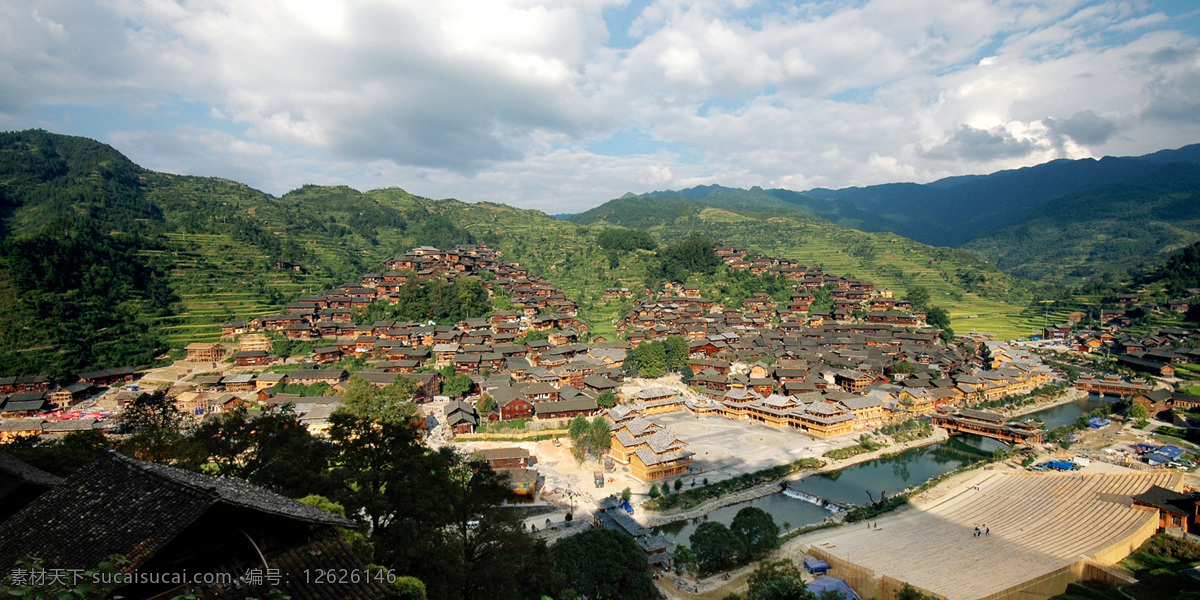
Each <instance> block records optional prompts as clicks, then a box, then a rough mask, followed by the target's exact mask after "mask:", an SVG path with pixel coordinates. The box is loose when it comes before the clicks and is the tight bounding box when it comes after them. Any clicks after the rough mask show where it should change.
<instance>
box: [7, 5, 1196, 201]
mask: <svg viewBox="0 0 1200 600" xmlns="http://www.w3.org/2000/svg"><path fill="white" fill-rule="evenodd" d="M611 9H619V10H618V11H617V12H621V11H626V12H632V13H633V16H632V17H630V20H628V21H626V22H616V21H613V22H610V21H606V17H608V18H610V20H611V17H612V15H613V14H614V11H613V10H611ZM1175 23H1176V22H1174V21H1172V20H1171V19H1169V18H1167V17H1165V16H1164V15H1163V14H1162V13H1161V12H1160V11H1157V10H1155V7H1154V6H1153V5H1147V4H1144V3H1130V2H1125V1H1120V0H1092V1H1088V0H1067V1H1061V2H1060V1H1050V0H962V1H960V2H955V3H952V4H950V5H947V4H946V3H944V2H933V1H925V0H922V1H916V2H903V3H898V2H893V1H887V0H866V1H864V2H859V3H852V4H842V3H823V2H812V3H808V2H805V3H798V4H797V3H790V4H783V5H781V4H779V3H774V2H767V1H765V0H764V1H761V2H759V1H754V0H687V1H685V0H652V1H651V2H649V3H648V4H646V5H645V6H642V7H630V6H629V5H628V3H627V0H578V1H570V0H446V1H444V2H418V1H417V0H394V1H383V0H291V1H289V0H261V1H256V2H243V1H239V0H202V1H198V2H187V3H177V2H173V1H168V0H104V1H103V2H92V1H87V0H17V1H16V2H8V3H0V126H3V127H7V128H18V127H28V126H46V119H45V112H46V111H47V110H48V109H49V108H53V109H54V110H56V111H60V112H63V113H65V114H68V115H71V116H72V120H73V121H74V122H76V123H78V122H79V121H81V120H83V119H87V118H89V115H90V113H89V112H88V110H87V109H89V108H97V107H99V108H103V109H105V110H107V111H109V112H110V113H111V112H114V111H115V112H121V113H122V114H125V115H127V117H126V118H125V119H124V122H122V123H119V124H117V123H114V124H110V125H107V126H104V125H97V124H96V123H91V124H90V126H89V127H87V128H81V131H94V130H96V129H104V128H105V127H107V131H108V134H107V137H106V139H107V140H108V141H112V142H114V143H116V144H117V145H118V146H119V147H120V149H122V150H124V151H126V152H128V153H129V154H130V155H131V156H132V157H133V158H135V160H138V161H139V162H141V163H143V164H146V165H147V166H150V167H152V168H161V169H166V170H171V171H175V172H185V173H201V174H211V175H222V176H225V177H229V178H231V179H238V180H244V181H246V182H247V183H249V184H251V185H255V186H258V187H263V188H265V189H267V190H268V191H271V192H274V193H279V192H282V191H287V190H289V189H292V188H294V187H297V186H298V185H300V184H301V183H305V182H314V183H338V184H341V183H345V184H349V185H354V186H356V187H360V188H367V187H382V186H401V187H405V188H407V189H409V190H410V191H412V192H414V193H417V194H421V195H425V196H434V197H442V196H454V197H458V198H460V199H464V200H493V201H503V202H508V203H512V204H516V205H520V206H528V207H537V208H541V209H543V210H547V212H570V211H573V210H579V209H582V208H586V207H587V206H590V205H595V204H598V203H600V202H602V201H604V200H607V199H609V198H612V197H616V196H619V195H620V194H622V193H624V192H626V191H635V192H638V191H644V190H647V189H664V188H671V187H686V186H690V185H696V184H701V183H720V184H723V185H731V186H752V185H762V186H764V187H775V186H778V187H791V188H793V189H803V188H804V187H805V186H815V185H820V186H826V187H841V186H848V185H867V184H874V183H883V182H887V181H894V180H897V179H907V180H913V181H928V180H932V179H936V178H939V177H944V176H947V175H953V174H961V173H966V172H973V173H978V172H986V171H990V170H998V169H1004V168H1013V167H1018V166H1023V165H1027V164H1033V163H1036V162H1041V161H1045V160H1050V159H1054V158H1063V157H1066V158H1076V157H1083V156H1093V155H1100V154H1113V155H1121V154H1139V153H1144V152H1150V151H1153V150H1157V149H1160V148H1162V147H1168V146H1179V145H1183V144H1187V143H1193V142H1196V141H1197V139H1196V138H1197V134H1198V133H1200V117H1197V115H1200V104H1198V102H1200V101H1197V100H1196V98H1200V50H1198V48H1200V45H1198V43H1197V39H1196V37H1195V36H1194V32H1187V31H1182V30H1179V29H1175V28H1173V27H1176V24H1175ZM610 27H612V28H618V27H619V28H622V29H623V30H624V31H619V32H618V31H616V30H615V29H614V30H613V31H610V30H609V28H610ZM614 35H620V36H621V37H622V38H623V40H625V43H623V44H622V47H614V46H610V45H609V40H610V38H611V37H612V36H614ZM57 123H61V121H60V122H56V124H57ZM622 131H636V132H640V134H641V135H643V136H644V137H645V139H646V141H648V142H653V143H652V144H640V145H638V146H636V149H632V148H633V147H631V149H629V150H626V151H620V150H619V149H618V150H615V151H614V150H612V148H611V146H606V148H609V153H610V155H603V154H599V153H597V152H595V151H593V150H591V149H589V148H591V147H593V144H594V143H597V142H600V141H603V140H606V139H609V137H610V136H613V135H614V134H616V133H617V132H622ZM67 132H68V133H72V132H73V131H70V130H69V126H68V131H67ZM656 145H657V146H662V147H667V148H670V149H671V150H670V151H669V152H668V151H661V152H653V151H651V152H647V151H646V150H645V148H646V147H655V146H656Z"/></svg>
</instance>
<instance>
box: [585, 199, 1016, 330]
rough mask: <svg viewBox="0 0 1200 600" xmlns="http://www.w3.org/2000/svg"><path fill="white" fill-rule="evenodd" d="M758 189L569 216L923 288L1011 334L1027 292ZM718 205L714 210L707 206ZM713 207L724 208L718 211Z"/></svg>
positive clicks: (937, 251) (610, 206)
mask: <svg viewBox="0 0 1200 600" xmlns="http://www.w3.org/2000/svg"><path fill="white" fill-rule="evenodd" d="M766 195H767V194H766V193H765V192H763V191H762V190H757V189H755V190H748V191H747V190H732V191H730V190H728V189H722V190H720V191H719V192H717V193H716V194H714V196H716V200H717V201H716V202H710V198H712V196H706V197H703V198H702V199H698V200H697V199H691V198H687V197H684V196H667V195H663V196H659V197H637V198H631V197H626V198H620V199H617V200H613V201H610V202H608V203H606V204H604V205H603V206H600V207H597V208H595V209H592V210H590V211H587V212H585V213H581V214H579V215H574V216H572V217H571V220H572V221H573V222H578V223H587V224H591V225H617V226H622V227H641V228H643V229H645V230H646V231H649V232H650V233H652V234H654V235H656V236H658V237H659V238H660V239H661V240H662V241H663V242H673V241H679V240H681V239H683V238H685V237H687V236H688V235H689V234H690V233H692V232H697V231H698V232H703V233H704V234H706V235H708V236H710V237H712V238H713V239H715V240H717V241H718V242H719V243H722V244H727V245H732V246H738V247H742V248H748V249H751V250H755V251H758V252H761V253H763V254H766V255H768V256H777V257H781V258H793V259H797V260H800V261H802V262H805V263H806V264H809V265H812V266H820V267H823V268H824V269H825V270H826V271H828V272H830V273H837V274H845V275H852V276H856V277H863V278H867V279H871V280H873V281H875V282H877V283H879V284H881V285H885V286H887V287H890V288H892V289H893V290H896V291H897V292H898V293H901V294H902V293H903V291H904V290H907V289H908V288H910V287H912V286H922V287H925V288H926V289H929V290H930V291H931V292H933V293H934V294H935V295H936V300H937V302H938V304H940V305H943V306H946V307H947V308H948V309H949V310H950V312H951V314H952V315H953V316H955V317H957V318H959V319H962V318H963V317H967V316H972V315H974V316H978V317H980V320H979V321H972V322H970V323H961V324H959V325H956V327H958V328H966V330H969V329H970V327H972V326H973V325H974V324H975V323H978V324H979V326H981V327H991V328H993V329H997V330H1001V331H1006V332H1007V331H1012V330H1014V329H1016V328H1015V327H1013V328H1012V329H1010V325H1011V320H1012V319H1014V318H1016V317H1015V315H1016V313H1017V312H1019V311H1020V309H1018V308H1016V306H1015V305H1021V304H1024V302H1025V301H1026V300H1027V298H1028V297H1029V290H1028V289H1027V287H1026V285H1025V284H1024V283H1022V282H1020V281H1017V280H1014V279H1013V278H1012V277H1011V276H1009V275H1007V274H1005V273H1003V272H1001V271H999V270H997V269H996V268H995V267H994V266H992V265H991V264H989V263H987V262H986V261H984V260H981V259H980V258H979V257H978V256H975V255H974V254H971V253H969V252H966V251H963V250H955V249H950V248H935V247H931V246H927V245H925V244H921V243H918V242H914V241H912V240H909V239H906V238H903V237H900V236H898V235H895V234H891V233H863V232H861V231H856V230H853V229H849V228H846V227H840V226H837V225H835V224H832V223H830V222H828V221H826V220H824V219H819V218H816V217H813V216H811V215H808V214H806V213H804V212H802V211H799V210H796V209H794V208H790V207H783V208H775V207H771V206H769V205H768V203H766V202H763V203H755V202H754V199H755V198H756V197H758V196H766ZM713 205H716V206H713ZM718 206H720V207H723V208H718Z"/></svg>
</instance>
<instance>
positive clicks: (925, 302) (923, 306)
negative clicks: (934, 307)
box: [904, 285, 929, 311]
mask: <svg viewBox="0 0 1200 600" xmlns="http://www.w3.org/2000/svg"><path fill="white" fill-rule="evenodd" d="M904 299H905V300H908V301H909V302H911V303H912V305H913V310H917V311H923V310H927V309H928V308H929V290H928V289H926V288H925V287H924V286H920V285H914V286H912V287H910V288H908V294H907V295H906V296H905V297H904Z"/></svg>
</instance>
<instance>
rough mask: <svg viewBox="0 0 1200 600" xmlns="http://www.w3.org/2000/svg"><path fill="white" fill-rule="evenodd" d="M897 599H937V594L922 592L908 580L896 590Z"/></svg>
mask: <svg viewBox="0 0 1200 600" xmlns="http://www.w3.org/2000/svg"><path fill="white" fill-rule="evenodd" d="M896 600H937V596H934V595H932V594H925V593H922V592H921V591H920V590H918V589H917V588H915V587H913V586H912V585H911V584H909V583H908V582H905V583H904V586H903V587H901V588H900V589H899V590H897V591H896Z"/></svg>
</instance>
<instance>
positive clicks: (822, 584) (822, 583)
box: [808, 561, 860, 600]
mask: <svg viewBox="0 0 1200 600" xmlns="http://www.w3.org/2000/svg"><path fill="white" fill-rule="evenodd" d="M822 562H824V561H822ZM825 590H837V591H839V592H841V593H842V596H843V597H844V598H845V599H846V600H860V598H859V597H858V594H856V593H854V590H853V589H851V588H850V584H848V583H846V580H845V579H839V578H837V577H829V576H828V575H826V576H824V577H818V578H816V579H814V580H812V581H811V582H809V584H808V591H810V592H812V593H814V594H816V595H818V596H820V595H821V593H822V592H824V591H825Z"/></svg>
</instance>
